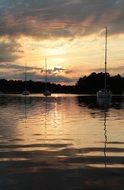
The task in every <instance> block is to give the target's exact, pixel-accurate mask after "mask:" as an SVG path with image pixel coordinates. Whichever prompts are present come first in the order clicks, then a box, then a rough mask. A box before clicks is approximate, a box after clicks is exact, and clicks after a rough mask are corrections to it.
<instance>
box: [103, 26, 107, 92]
mask: <svg viewBox="0 0 124 190" xmlns="http://www.w3.org/2000/svg"><path fill="white" fill-rule="evenodd" d="M106 73H107V27H106V28H105V84H104V88H105V90H106Z"/></svg>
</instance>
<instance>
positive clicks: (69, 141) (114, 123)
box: [0, 94, 124, 190]
mask: <svg viewBox="0 0 124 190" xmlns="http://www.w3.org/2000/svg"><path fill="white" fill-rule="evenodd" d="M29 189H30V190H48V189H50V190H89V189H91V190H97V189H98V190H103V189H106V190H110V189H112V190H123V189H124V99H123V97H112V100H111V101H110V102H109V104H108V105H106V104H105V105H104V104H102V105H101V104H100V103H99V102H97V99H96V97H95V96H77V95H62V94H60V95H52V97H48V98H45V97H43V96H42V95H30V96H28V97H25V96H21V95H16V96H15V95H6V96H5V95H1V96H0V190H29Z"/></svg>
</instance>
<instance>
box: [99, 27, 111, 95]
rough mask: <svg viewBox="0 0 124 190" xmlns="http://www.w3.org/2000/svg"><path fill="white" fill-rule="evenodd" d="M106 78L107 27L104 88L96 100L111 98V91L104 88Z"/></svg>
mask: <svg viewBox="0 0 124 190" xmlns="http://www.w3.org/2000/svg"><path fill="white" fill-rule="evenodd" d="M106 76H107V27H106V28H105V81H104V88H103V89H100V90H99V91H98V92H97V98H100V99H109V98H110V97H111V95H112V94H111V91H110V90H108V89H107V86H106Z"/></svg>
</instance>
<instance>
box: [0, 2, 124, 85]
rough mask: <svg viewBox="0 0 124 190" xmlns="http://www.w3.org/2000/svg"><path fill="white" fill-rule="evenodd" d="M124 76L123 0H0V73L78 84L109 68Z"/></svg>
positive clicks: (8, 76) (4, 75) (111, 72)
mask: <svg viewBox="0 0 124 190" xmlns="http://www.w3.org/2000/svg"><path fill="white" fill-rule="evenodd" d="M106 26H107V28H108V60H107V62H108V71H109V72H110V74H111V75H114V74H118V73H120V74H121V75H123V76H124V46H123V43H124V0H0V78H6V79H24V66H25V64H26V65H27V73H28V79H31V80H44V75H45V57H46V59H47V68H48V75H49V80H50V81H51V82H57V83H61V84H74V83H75V82H76V81H77V80H78V78H79V77H80V76H84V75H88V74H90V73H91V72H93V71H94V72H101V71H103V69H104V42H105V27H106Z"/></svg>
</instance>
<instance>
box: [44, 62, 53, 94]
mask: <svg viewBox="0 0 124 190" xmlns="http://www.w3.org/2000/svg"><path fill="white" fill-rule="evenodd" d="M47 82H48V80H47V60H46V58H45V91H44V92H43V95H44V96H51V92H50V91H49V90H48V86H47Z"/></svg>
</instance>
